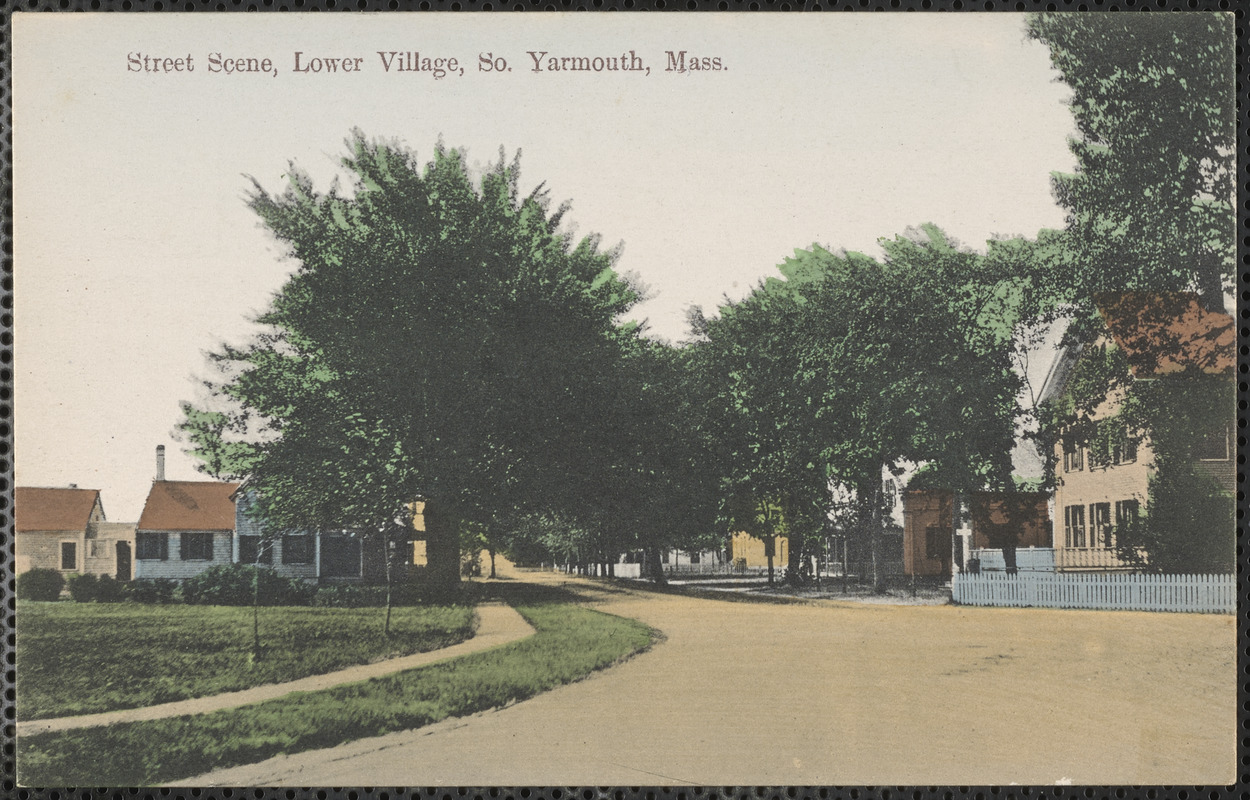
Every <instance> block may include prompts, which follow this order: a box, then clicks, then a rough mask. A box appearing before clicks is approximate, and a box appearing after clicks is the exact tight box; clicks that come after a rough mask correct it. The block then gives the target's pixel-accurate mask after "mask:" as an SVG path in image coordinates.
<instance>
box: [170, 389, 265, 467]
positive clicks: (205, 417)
mask: <svg viewBox="0 0 1250 800" xmlns="http://www.w3.org/2000/svg"><path fill="white" fill-rule="evenodd" d="M180 407H181V409H182V420H181V421H179V423H178V425H177V426H176V430H177V431H178V434H179V435H180V436H181V437H182V438H183V440H184V441H186V442H187V444H188V445H189V447H188V449H187V452H188V453H189V454H190V455H192V456H194V457H195V458H197V459H199V460H200V462H201V465H200V468H201V470H202V471H203V472H204V473H205V474H207V475H210V476H212V477H214V478H217V479H218V480H220V479H223V478H227V477H243V476H244V475H246V474H247V471H248V465H249V464H250V463H251V459H252V458H253V456H254V454H255V447H254V445H253V444H251V443H249V442H244V441H238V440H237V439H234V438H232V437H237V436H238V435H239V434H242V433H243V432H244V431H245V430H246V420H247V418H246V416H245V415H238V416H232V415H229V414H225V413H222V412H220V411H202V410H200V409H198V408H196V407H195V406H193V405H192V404H191V403H185V402H184V403H181V404H180Z"/></svg>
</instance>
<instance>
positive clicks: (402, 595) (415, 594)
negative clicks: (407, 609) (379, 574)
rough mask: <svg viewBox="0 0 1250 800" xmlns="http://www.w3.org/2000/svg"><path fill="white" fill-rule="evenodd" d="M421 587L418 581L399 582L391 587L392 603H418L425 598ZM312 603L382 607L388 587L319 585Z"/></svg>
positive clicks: (328, 606)
mask: <svg viewBox="0 0 1250 800" xmlns="http://www.w3.org/2000/svg"><path fill="white" fill-rule="evenodd" d="M421 589H422V587H421V585H420V584H419V583H417V582H409V581H401V582H398V583H396V584H395V585H394V586H392V587H391V604H392V605H395V606H412V605H417V604H418V603H420V602H422V600H423V597H422V591H421ZM312 604H313V605H314V606H318V607H321V608H370V607H373V608H380V607H382V606H385V605H386V587H385V586H362V585H360V584H356V583H339V584H329V585H326V586H319V587H317V592H316V594H315V595H313V600H312Z"/></svg>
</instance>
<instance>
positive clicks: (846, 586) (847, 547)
mask: <svg viewBox="0 0 1250 800" xmlns="http://www.w3.org/2000/svg"><path fill="white" fill-rule="evenodd" d="M850 581H851V537H849V536H843V537H842V594H846V593H847V592H849V591H850V590H851V583H850Z"/></svg>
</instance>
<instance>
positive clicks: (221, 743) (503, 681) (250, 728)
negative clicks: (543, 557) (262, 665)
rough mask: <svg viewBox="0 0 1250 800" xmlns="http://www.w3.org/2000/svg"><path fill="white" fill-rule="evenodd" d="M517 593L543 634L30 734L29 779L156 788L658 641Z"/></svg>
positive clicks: (388, 726)
mask: <svg viewBox="0 0 1250 800" xmlns="http://www.w3.org/2000/svg"><path fill="white" fill-rule="evenodd" d="M526 594H528V595H529V597H518V598H516V599H518V600H523V601H528V602H520V603H516V604H515V605H516V608H517V611H519V612H520V613H521V614H522V615H523V616H524V617H525V618H526V619H527V620H529V622H530V624H531V625H533V626H534V628H535V629H536V630H537V631H538V632H537V634H536V635H534V636H531V637H529V638H527V639H524V640H521V641H519V642H515V643H513V644H510V645H506V646H504V647H500V648H497V649H495V650H490V651H486V652H484V653H477V654H473V655H469V656H465V657H463V658H459V659H456V660H454V661H451V662H447V663H444V664H437V665H432V666H429V667H422V668H419V669H415V670H410V671H407V672H403V673H398V674H396V675H393V676H389V677H386V678H375V679H373V680H369V681H364V682H362V683H356V684H350V685H347V686H340V687H337V688H335V689H329V690H326V691H321V692H310V693H305V694H296V695H291V696H288V697H285V698H281V699H277V700H270V701H267V702H264V703H259V704H257V705H254V706H246V707H243V708H237V709H230V710H226V711H218V712H214V713H212V714H204V715H200V716H191V717H178V718H173V719H165V720H154V721H151V722H134V723H124V724H119V725H113V726H109V727H106V728H88V729H82V730H76V731H66V732H60V733H47V734H41V735H37V736H28V737H22V738H20V739H19V741H18V746H17V763H18V779H19V781H20V782H21V784H22V785H25V786H76V785H78V786H81V785H89V786H151V785H156V784H160V783H162V782H167V781H171V780H175V779H178V778H185V777H190V776H193V775H198V774H201V773H204V772H207V771H209V770H212V769H219V768H224V767H230V766H235V765H238V764H248V763H255V762H257V761H261V760H264V759H266V758H270V757H272V756H275V755H279V754H282V753H297V752H301V751H304V750H312V749H316V748H322V747H332V746H334V745H338V744H343V743H345V742H350V741H353V740H355V739H361V738H365V737H369V736H378V735H381V734H384V733H389V732H392V731H399V730H407V729H411V728H417V727H421V726H423V725H428V724H430V723H433V722H437V721H439V720H441V719H444V718H446V717H451V716H463V715H467V714H473V713H476V712H478V711H484V710H487V709H490V708H494V707H498V706H503V705H505V704H507V703H509V702H512V701H518V700H524V699H526V698H528V697H532V696H534V695H536V694H539V693H540V692H544V691H547V690H549V689H553V688H555V687H557V686H560V685H562V684H566V683H570V682H573V681H576V680H579V679H581V678H583V677H585V676H586V675H588V674H590V673H591V672H593V671H594V670H597V669H602V668H604V667H608V666H610V665H612V664H614V663H616V662H618V661H620V660H622V659H624V658H627V657H628V656H630V655H632V654H634V653H637V652H640V651H642V650H645V649H646V648H648V647H649V646H650V645H651V643H652V641H654V638H655V637H656V636H657V634H656V632H654V631H653V630H651V629H650V628H648V627H647V626H646V625H643V624H642V623H640V622H637V621H635V620H631V619H624V618H622V617H616V616H612V615H609V614H603V613H600V612H597V611H592V610H589V609H586V608H582V607H579V606H576V605H573V604H571V603H569V602H567V601H565V599H564V598H563V597H560V598H554V597H552V596H551V595H552V592H550V591H544V592H542V594H545V595H547V596H546V597H545V598H542V599H538V598H535V597H534V596H533V595H534V594H535V592H533V591H527V592H526Z"/></svg>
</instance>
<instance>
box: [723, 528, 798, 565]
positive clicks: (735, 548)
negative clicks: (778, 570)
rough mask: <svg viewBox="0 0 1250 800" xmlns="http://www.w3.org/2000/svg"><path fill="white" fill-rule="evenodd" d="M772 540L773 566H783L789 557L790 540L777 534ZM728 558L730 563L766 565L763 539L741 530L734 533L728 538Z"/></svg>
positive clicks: (765, 550)
mask: <svg viewBox="0 0 1250 800" xmlns="http://www.w3.org/2000/svg"><path fill="white" fill-rule="evenodd" d="M773 541H774V544H773V566H774V567H782V566H785V565H786V563H787V562H788V560H789V558H790V541H789V540H788V539H786V537H784V536H778V537H776V538H775V539H774V540H773ZM740 559H741V560H740ZM729 560H730V563H732V564H741V565H742V566H746V567H767V566H768V552H767V549H766V547H765V543H764V540H763V539H757V538H755V537H754V536H752V535H751V534H749V533H745V532H743V531H739V532H738V533H735V534H734V535H733V536H732V537H731V538H730V554H729Z"/></svg>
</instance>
